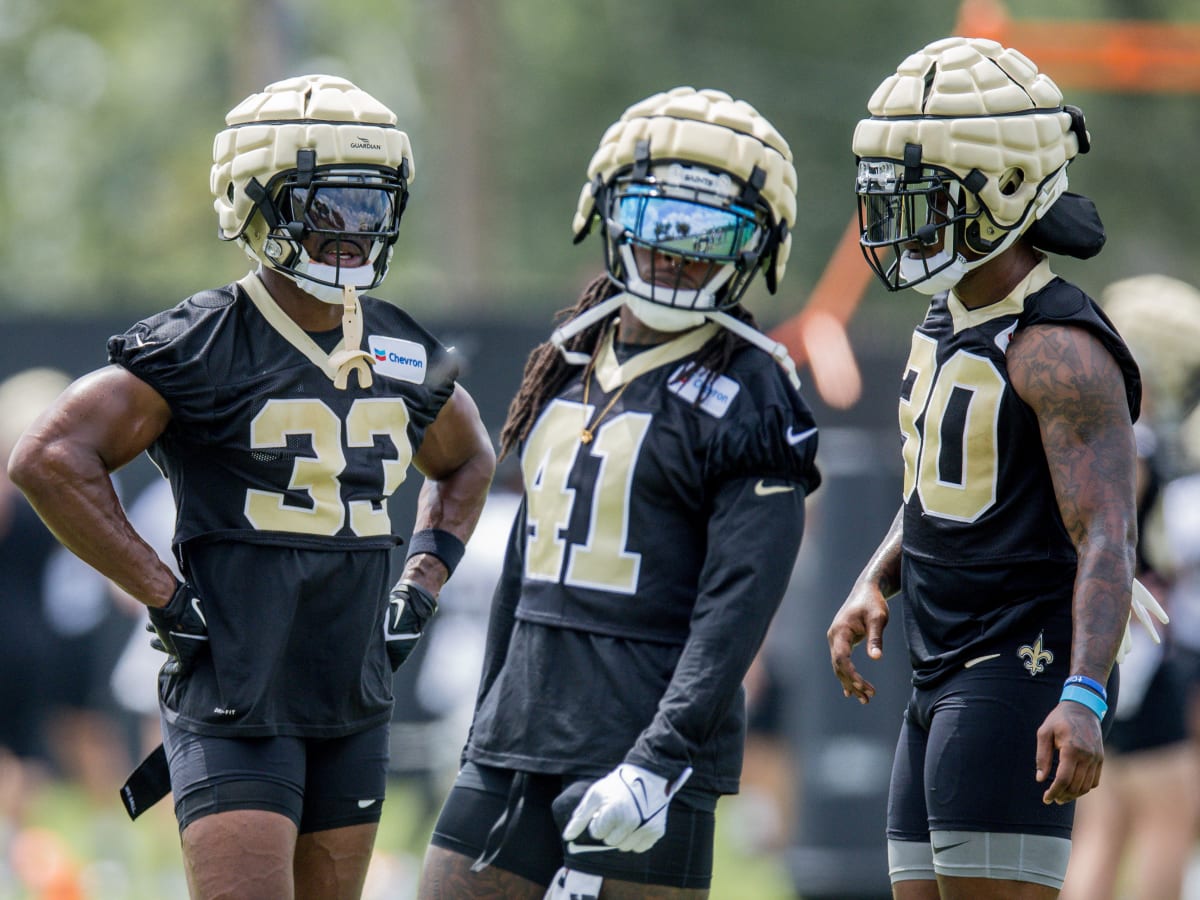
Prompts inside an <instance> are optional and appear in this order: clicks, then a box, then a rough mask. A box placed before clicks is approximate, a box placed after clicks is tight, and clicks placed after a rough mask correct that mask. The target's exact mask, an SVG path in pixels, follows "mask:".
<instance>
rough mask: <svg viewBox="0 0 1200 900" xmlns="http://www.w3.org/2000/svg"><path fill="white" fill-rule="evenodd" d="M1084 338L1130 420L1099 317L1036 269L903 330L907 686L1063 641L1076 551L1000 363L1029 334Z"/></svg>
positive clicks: (947, 298)
mask: <svg viewBox="0 0 1200 900" xmlns="http://www.w3.org/2000/svg"><path fill="white" fill-rule="evenodd" d="M1039 324H1053V325H1070V326H1073V327H1078V328H1085V329H1087V330H1088V331H1090V332H1091V333H1092V334H1094V335H1095V336H1096V337H1097V338H1099V340H1100V341H1101V342H1102V343H1103V344H1104V346H1105V347H1106V348H1107V349H1108V350H1109V352H1110V353H1112V355H1113V357H1114V358H1115V359H1116V361H1117V363H1118V364H1119V365H1120V367H1121V370H1122V373H1123V374H1124V377H1125V387H1126V394H1127V400H1128V403H1129V408H1130V411H1131V414H1132V416H1133V417H1134V418H1136V417H1137V414H1138V408H1139V405H1140V398H1141V386H1140V385H1141V381H1140V378H1139V375H1138V370H1137V366H1136V364H1135V363H1134V361H1133V357H1132V356H1131V355H1130V353H1129V350H1128V349H1127V348H1126V346H1125V344H1124V342H1123V341H1122V340H1121V338H1120V336H1119V335H1118V334H1117V332H1116V330H1115V329H1114V328H1113V326H1112V324H1111V323H1110V322H1109V321H1108V319H1107V318H1106V317H1105V315H1104V313H1103V312H1102V311H1101V310H1100V308H1099V307H1098V306H1097V305H1096V304H1095V303H1094V302H1093V301H1092V300H1091V298H1089V297H1088V296H1087V295H1086V294H1084V293H1083V292H1082V291H1080V290H1079V289H1078V288H1077V287H1075V286H1073V285H1071V284H1068V283H1067V282H1065V281H1063V280H1062V279H1061V278H1057V277H1055V276H1054V275H1053V274H1052V273H1051V272H1050V268H1049V264H1048V263H1047V262H1045V261H1043V262H1042V263H1040V264H1039V265H1038V266H1037V267H1036V268H1035V269H1034V271H1033V272H1032V273H1030V275H1029V276H1028V277H1027V278H1026V279H1025V280H1024V281H1023V282H1022V283H1021V284H1020V285H1018V287H1017V288H1016V290H1014V292H1013V293H1012V294H1010V295H1009V296H1008V297H1007V298H1005V299H1004V300H1002V301H1000V302H998V303H994V304H991V305H989V306H986V307H983V308H980V309H974V310H968V309H967V308H966V307H964V306H963V305H962V304H961V303H960V302H959V301H958V300H957V299H956V298H955V297H954V295H953V293H950V294H944V295H939V296H938V297H935V298H934V300H933V302H932V303H931V305H930V307H929V311H928V313H927V315H926V318H925V321H924V322H923V323H922V324H921V325H920V326H919V327H918V328H917V329H916V331H915V332H914V333H913V339H912V350H911V353H910V355H909V359H908V364H907V365H906V366H905V374H904V379H903V382H902V384H901V391H900V431H901V436H902V439H903V456H904V540H903V572H902V577H901V581H902V585H903V590H904V599H905V613H906V616H905V621H906V626H907V628H908V638H909V650H910V654H911V657H912V664H913V669H914V682H915V683H916V684H918V685H920V684H926V683H929V682H931V681H933V680H935V679H936V678H937V677H939V676H940V675H942V674H944V673H946V672H948V671H949V670H950V669H951V668H953V667H954V666H955V665H958V664H961V663H962V662H963V661H964V660H968V659H971V658H974V657H977V656H980V655H982V654H986V653H987V652H989V650H990V649H991V648H993V647H996V646H998V645H1000V644H1002V643H1003V642H1005V641H1006V640H1010V639H1012V638H1014V637H1020V638H1021V639H1022V640H1028V641H1033V640H1035V639H1036V638H1037V636H1038V634H1039V632H1040V631H1041V629H1042V627H1043V625H1045V627H1051V624H1053V628H1054V631H1055V634H1056V636H1057V637H1060V638H1063V639H1065V640H1068V641H1069V639H1070V618H1071V596H1072V590H1073V586H1074V582H1075V568H1076V553H1075V547H1074V545H1073V544H1072V542H1071V539H1070V536H1069V535H1068V533H1067V530H1066V527H1065V525H1064V524H1063V520H1062V516H1061V514H1060V512H1059V508H1058V503H1057V499H1056V497H1055V493H1054V486H1053V483H1052V482H1051V479H1050V470H1049V467H1048V465H1047V462H1046V456H1045V450H1044V448H1043V446H1042V439H1041V432H1040V430H1039V427H1038V422H1037V416H1036V415H1035V414H1034V412H1033V410H1032V409H1030V408H1029V406H1028V405H1026V404H1025V403H1024V401H1022V400H1021V398H1020V397H1019V396H1017V393H1016V391H1015V390H1014V389H1013V387H1012V384H1011V382H1010V380H1009V376H1008V368H1007V364H1006V352H1007V348H1008V345H1009V342H1010V341H1011V340H1012V337H1013V334H1014V333H1015V332H1016V331H1017V330H1018V329H1021V328H1026V327H1029V326H1032V325H1039Z"/></svg>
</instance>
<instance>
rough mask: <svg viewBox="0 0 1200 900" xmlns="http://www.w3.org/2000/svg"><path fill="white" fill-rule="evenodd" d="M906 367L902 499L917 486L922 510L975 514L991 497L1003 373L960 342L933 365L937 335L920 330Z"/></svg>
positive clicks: (968, 517) (962, 518) (961, 518)
mask: <svg viewBox="0 0 1200 900" xmlns="http://www.w3.org/2000/svg"><path fill="white" fill-rule="evenodd" d="M905 369H906V373H907V374H906V377H905V391H904V392H903V393H902V395H901V398H900V432H901V435H902V436H903V438H904V449H903V456H904V500H905V502H907V501H908V500H909V499H910V498H911V497H912V492H913V490H914V489H916V491H917V495H918V496H919V497H920V498H921V506H922V508H923V509H924V510H925V512H926V514H928V515H931V516H937V517H938V518H942V519H953V520H955V521H958V522H974V521H975V520H976V519H977V518H979V516H981V515H982V514H983V513H984V512H985V511H987V510H988V509H989V508H990V507H991V506H992V505H993V504H994V503H995V502H996V478H997V473H998V470H999V450H998V446H999V442H998V439H997V435H998V428H999V420H998V414H999V411H1000V400H1001V398H1002V397H1003V395H1004V388H1005V383H1004V378H1003V377H1002V376H1001V374H1000V372H999V371H998V370H997V369H996V366H995V365H994V364H993V363H992V362H991V361H990V360H988V359H985V358H984V357H982V356H977V355H976V354H974V353H968V352H966V351H965V350H959V351H957V352H955V353H954V354H953V355H952V356H951V357H950V358H949V359H947V360H946V361H945V362H943V363H942V364H941V366H938V364H937V343H936V342H935V341H934V340H933V339H932V338H929V337H926V336H925V335H923V334H919V333H915V334H913V342H912V351H911V352H910V354H909V357H908V365H907V366H906V367H905ZM922 413H924V416H925V417H924V420H923V421H922V422H921V426H920V428H918V427H917V420H918V419H920V418H921V414H922Z"/></svg>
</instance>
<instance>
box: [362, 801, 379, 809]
mask: <svg viewBox="0 0 1200 900" xmlns="http://www.w3.org/2000/svg"><path fill="white" fill-rule="evenodd" d="M374 805H375V800H374V799H372V800H359V801H358V808H359V809H367V808H368V807H371V806H374Z"/></svg>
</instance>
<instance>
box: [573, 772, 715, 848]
mask: <svg viewBox="0 0 1200 900" xmlns="http://www.w3.org/2000/svg"><path fill="white" fill-rule="evenodd" d="M691 774H692V769H691V767H690V766H689V767H688V768H686V769H684V770H683V772H682V774H680V776H679V777H678V778H676V779H675V780H674V781H673V782H668V781H667V779H665V778H663V777H662V776H661V775H655V774H654V773H653V772H650V771H647V770H646V769H643V768H642V767H641V766H635V765H633V764H631V763H621V765H619V766H617V767H616V768H615V769H613V770H612V771H611V772H609V773H608V774H607V775H605V776H604V777H603V778H601V779H600V780H599V781H597V782H596V783H595V784H593V785H592V786H591V787H590V788H588V790H587V793H586V794H584V795H583V799H582V800H580V801H579V805H578V806H576V807H575V811H574V812H573V813H572V814H571V818H570V820H568V822H567V825H566V827H565V828H564V829H563V838H564V840H568V841H571V840H574V839H575V838H577V837H579V835H581V834H583V830H584V829H585V828H587V830H588V832H589V833H590V834H591V835H592V837H594V838H596V839H597V840H601V841H604V843H605V844H607V845H608V846H610V847H615V848H616V849H617V850H622V851H624V852H626V853H644V852H646V851H647V850H649V849H650V848H651V847H653V846H654V845H655V843H657V842H658V839H659V838H661V837H662V836H663V835H664V834H665V833H666V831H667V807H668V806H669V805H670V803H671V798H672V797H674V796H675V795H676V794H677V793H678V792H679V789H680V788H681V787H683V785H684V782H686V781H687V780H688V778H689V777H691Z"/></svg>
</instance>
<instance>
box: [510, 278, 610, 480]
mask: <svg viewBox="0 0 1200 900" xmlns="http://www.w3.org/2000/svg"><path fill="white" fill-rule="evenodd" d="M616 292H617V286H616V285H615V284H613V282H612V281H610V280H609V278H608V276H607V275H600V276H598V277H596V278H593V279H592V280H591V282H589V283H588V285H587V287H585V288H584V289H583V293H582V294H581V295H580V296H579V301H578V302H577V303H576V304H575V305H574V306H572V307H570V308H569V309H563V310H559V312H558V314H557V315H556V316H555V317H554V321H555V324H558V323H560V322H565V321H566V320H568V319H573V318H574V317H575V316H577V315H579V314H580V313H582V312H585V311H586V310H589V309H591V308H592V307H593V306H596V305H597V304H599V303H602V302H603V301H605V300H607V299H608V298H609V297H611V296H612V295H613V294H615V293H616ZM605 324H606V322H604V321H601V322H597V323H596V324H594V325H592V326H591V327H590V328H585V329H584V330H583V331H581V332H579V334H577V335H574V336H573V337H572V338H570V339H569V340H568V341H567V342H566V347H567V349H568V350H578V351H579V352H581V353H588V354H590V353H592V351H594V350H595V349H596V344H597V343H598V342H599V340H600V336H601V335H602V334H603V333H604V327H605ZM576 368H577V367H576V366H573V365H571V364H570V363H568V362H567V361H566V360H565V359H564V358H563V355H562V353H561V352H560V351H559V349H558V348H557V347H556V346H554V344H552V343H551V342H550V341H544V342H543V343H541V344H538V345H537V346H536V347H534V348H533V350H532V352H530V354H529V359H527V360H526V361H525V374H524V375H523V376H522V378H521V387H520V389H519V390H518V391H517V395H516V396H515V397H513V399H512V403H510V404H509V405H508V418H507V420H505V422H504V427H503V428H502V429H501V430H500V458H501V459H503V458H504V457H505V456H507V455H508V452H509V451H510V450H512V449H513V448H514V447H516V446H517V445H518V444H519V443H521V441H523V440H525V436H526V435H527V434H529V429H530V428H532V427H533V423H534V422H535V421H537V417H538V416H539V415H540V414H541V412H542V409H543V407H545V405H546V403H547V402H549V400H550V399H551V398H552V397H554V395H555V394H557V393H558V392H559V390H560V389H561V388H562V386H563V385H564V384H566V383H567V381H568V380H570V377H571V374H572V373H573V372H574V371H575V369H576Z"/></svg>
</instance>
